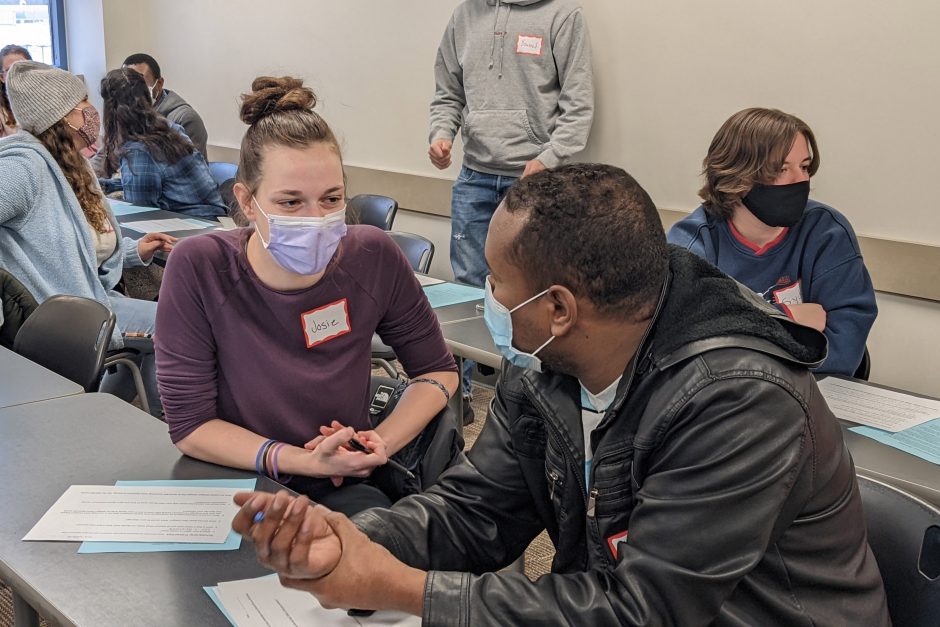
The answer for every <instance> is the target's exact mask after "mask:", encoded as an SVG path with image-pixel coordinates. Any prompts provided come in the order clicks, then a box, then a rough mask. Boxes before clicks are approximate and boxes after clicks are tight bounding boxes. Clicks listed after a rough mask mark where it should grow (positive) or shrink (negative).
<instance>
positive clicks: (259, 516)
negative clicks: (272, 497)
mask: <svg viewBox="0 0 940 627" xmlns="http://www.w3.org/2000/svg"><path fill="white" fill-rule="evenodd" d="M262 520H264V512H258V513H257V514H255V518H254V523H255V524H256V525H257V524H258V523H259V522H261V521H262Z"/></svg>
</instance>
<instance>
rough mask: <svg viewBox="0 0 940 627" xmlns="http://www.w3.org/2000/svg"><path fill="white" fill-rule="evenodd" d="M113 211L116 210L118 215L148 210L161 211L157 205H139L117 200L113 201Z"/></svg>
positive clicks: (128, 214)
mask: <svg viewBox="0 0 940 627" xmlns="http://www.w3.org/2000/svg"><path fill="white" fill-rule="evenodd" d="M111 211H113V212H114V215H116V216H130V215H134V214H135V213H146V212H148V211H159V209H158V208H157V207H138V206H136V205H131V204H128V203H124V202H118V201H116V200H112V201H111Z"/></svg>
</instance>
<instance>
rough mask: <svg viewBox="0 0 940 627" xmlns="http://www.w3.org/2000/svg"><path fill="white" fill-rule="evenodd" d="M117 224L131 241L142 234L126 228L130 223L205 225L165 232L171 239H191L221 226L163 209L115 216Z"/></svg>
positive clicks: (210, 221) (203, 219)
mask: <svg viewBox="0 0 940 627" xmlns="http://www.w3.org/2000/svg"><path fill="white" fill-rule="evenodd" d="M115 217H116V218H117V221H118V223H119V224H120V225H121V227H122V228H121V231H122V232H123V233H124V235H126V236H127V237H130V238H132V239H140V238H141V237H143V236H144V234H143V233H140V232H138V231H134V230H131V229H128V228H126V227H127V226H128V225H129V224H130V223H131V222H143V221H144V220H173V219H176V220H199V221H200V222H205V223H206V228H204V229H192V230H185V231H167V232H166V233H167V235H172V236H173V237H191V236H193V235H201V234H203V233H210V232H212V231H215V230H218V228H219V227H220V226H221V225H220V224H219V223H218V222H215V221H212V220H207V219H205V218H197V217H195V216H188V215H186V214H185V213H177V212H175V211H165V210H163V209H153V210H150V211H142V212H140V213H132V214H129V215H123V216H115Z"/></svg>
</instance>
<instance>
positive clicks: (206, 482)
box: [78, 479, 258, 596]
mask: <svg viewBox="0 0 940 627" xmlns="http://www.w3.org/2000/svg"><path fill="white" fill-rule="evenodd" d="M257 482H258V480H257V479H194V480H165V481H164V480H156V481H118V482H116V483H115V484H114V485H123V486H129V485H132V486H149V487H166V488H169V487H187V488H237V489H239V490H245V491H250V490H254V489H255V484H256V483H257ZM241 543H242V537H241V536H240V535H238V534H237V533H235V532H234V531H229V534H228V537H227V538H226V539H225V542H223V543H222V544H208V543H196V542H82V545H81V546H80V547H78V552H79V553H159V552H162V551H237V550H238V547H240V546H241ZM210 596H211V595H210Z"/></svg>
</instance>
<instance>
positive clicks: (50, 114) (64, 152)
mask: <svg viewBox="0 0 940 627" xmlns="http://www.w3.org/2000/svg"><path fill="white" fill-rule="evenodd" d="M5 78H6V90H7V94H8V95H9V98H10V104H11V106H12V108H13V113H14V115H15V117H16V120H17V122H18V123H19V126H20V128H21V131H20V132H19V133H17V134H16V135H14V136H12V137H8V138H6V139H4V140H3V142H0V267H3V268H5V269H6V270H8V271H9V272H10V273H11V274H13V275H14V276H15V277H16V278H17V279H19V280H20V281H21V282H22V283H23V284H24V285H25V286H26V288H27V289H28V290H29V291H30V292H32V294H33V296H34V297H35V298H36V300H38V301H39V302H42V301H43V300H45V299H46V298H48V297H50V296H53V295H56V294H72V295H77V296H85V297H87V298H94V299H95V300H97V301H99V302H101V303H103V304H104V305H106V306H108V307H109V308H110V309H111V310H112V311H114V313H115V315H116V317H117V329H116V331H115V335H114V337H113V338H112V341H111V346H112V348H118V347H120V346H122V345H123V344H125V343H127V344H129V345H132V346H133V347H134V348H136V349H138V350H139V352H140V360H141V364H140V365H141V372H142V374H143V375H144V383H145V385H146V387H147V391H148V393H149V401H150V408H151V411H152V412H153V413H154V414H155V415H160V414H161V409H160V399H159V394H158V392H157V388H156V373H155V368H154V357H153V341H152V339H151V338H152V335H153V326H154V318H155V315H156V303H154V302H152V301H143V300H137V299H134V298H127V297H126V296H124V295H122V294H120V293H118V292H116V291H115V290H114V287H115V286H116V285H117V283H118V281H119V280H120V279H121V274H122V268H124V267H125V266H127V267H131V266H142V265H146V264H148V263H150V260H151V259H152V258H153V256H154V254H155V253H156V252H157V251H159V250H162V251H169V250H170V248H172V245H173V242H174V241H175V238H172V237H170V236H167V235H163V234H161V233H149V234H147V235H145V236H144V237H142V238H141V239H140V240H138V241H136V242H135V241H133V240H131V239H130V238H125V237H122V236H121V229H120V226H119V225H118V223H117V220H116V219H115V217H114V213H113V212H112V211H111V207H110V205H109V204H108V201H107V199H106V198H105V196H104V194H103V193H102V192H101V189H100V188H99V187H98V182H97V180H96V179H95V176H94V173H93V172H92V170H91V167H90V166H89V164H88V162H87V161H86V160H85V158H84V157H83V156H82V154H81V150H82V149H83V148H87V147H89V146H90V145H91V144H93V143H94V141H95V139H97V137H98V130H99V120H98V112H97V111H96V110H95V108H94V107H93V106H92V104H91V103H90V102H88V98H87V92H86V90H85V85H84V83H83V82H82V81H81V79H79V78H78V77H76V76H74V75H72V74H69V73H68V72H66V71H64V70H60V69H58V68H54V67H51V66H48V65H45V64H43V63H37V62H35V61H19V62H17V63H15V64H13V65H12V66H11V67H10V68H9V70H8V71H7V73H6V77H5ZM102 390H104V391H110V392H114V393H115V394H117V395H118V396H121V397H122V398H124V399H125V400H131V399H133V397H134V395H135V388H134V385H133V380H132V379H131V377H130V373H129V372H127V371H126V370H125V369H123V368H121V369H120V370H119V371H118V373H117V375H116V376H113V377H112V376H106V378H105V380H104V381H103V382H102Z"/></svg>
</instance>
